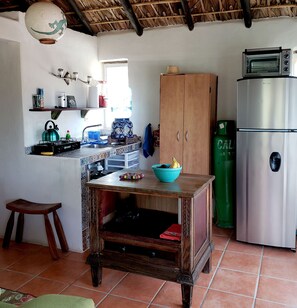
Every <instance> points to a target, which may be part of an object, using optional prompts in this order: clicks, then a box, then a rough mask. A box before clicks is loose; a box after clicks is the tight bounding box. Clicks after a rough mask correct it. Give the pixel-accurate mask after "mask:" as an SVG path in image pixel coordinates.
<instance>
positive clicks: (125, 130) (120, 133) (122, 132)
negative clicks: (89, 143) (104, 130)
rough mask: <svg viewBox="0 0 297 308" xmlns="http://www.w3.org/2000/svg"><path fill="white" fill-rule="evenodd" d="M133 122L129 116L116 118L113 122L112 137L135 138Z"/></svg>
mask: <svg viewBox="0 0 297 308" xmlns="http://www.w3.org/2000/svg"><path fill="white" fill-rule="evenodd" d="M133 136H134V135H133V123H132V122H131V121H130V120H129V118H116V119H114V121H113V122H112V132H111V138H112V139H125V138H126V137H128V138H133Z"/></svg>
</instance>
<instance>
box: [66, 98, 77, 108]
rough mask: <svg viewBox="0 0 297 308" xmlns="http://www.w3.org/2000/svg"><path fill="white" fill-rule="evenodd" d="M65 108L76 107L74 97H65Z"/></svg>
mask: <svg viewBox="0 0 297 308" xmlns="http://www.w3.org/2000/svg"><path fill="white" fill-rule="evenodd" d="M67 107H68V108H74V107H76V101H75V97H74V96H72V95H67Z"/></svg>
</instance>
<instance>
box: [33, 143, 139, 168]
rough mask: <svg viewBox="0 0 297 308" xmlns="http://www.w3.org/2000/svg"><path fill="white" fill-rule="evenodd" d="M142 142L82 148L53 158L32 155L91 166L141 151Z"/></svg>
mask: <svg viewBox="0 0 297 308" xmlns="http://www.w3.org/2000/svg"><path fill="white" fill-rule="evenodd" d="M141 145H142V142H141V141H138V142H135V143H131V144H124V145H116V146H106V147H104V148H88V147H81V148H80V149H77V150H72V151H67V152H63V153H61V154H56V155H53V156H42V155H34V154H33V155H32V156H39V157H41V156H42V157H50V158H53V159H57V158H68V159H78V160H80V164H81V165H85V164H90V163H92V162H95V161H99V160H102V159H106V158H108V157H110V156H114V155H122V154H124V153H128V152H132V151H136V150H139V149H140V148H141Z"/></svg>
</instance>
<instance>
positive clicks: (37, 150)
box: [32, 139, 80, 155]
mask: <svg viewBox="0 0 297 308" xmlns="http://www.w3.org/2000/svg"><path fill="white" fill-rule="evenodd" d="M79 148H80V142H79V141H75V140H64V139H62V140H58V141H54V142H48V141H42V142H40V143H39V144H36V145H34V146H33V147H32V154H37V155H43V154H44V153H47V155H54V154H59V153H63V152H66V151H72V150H76V149H79Z"/></svg>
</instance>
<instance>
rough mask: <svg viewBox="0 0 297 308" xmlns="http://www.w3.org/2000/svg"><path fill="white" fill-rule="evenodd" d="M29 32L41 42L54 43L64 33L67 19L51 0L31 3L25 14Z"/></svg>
mask: <svg viewBox="0 0 297 308" xmlns="http://www.w3.org/2000/svg"><path fill="white" fill-rule="evenodd" d="M25 24H26V27H27V30H28V31H29V33H30V34H31V35H32V36H33V37H34V38H36V39H37V40H39V42H40V43H42V44H55V43H56V41H58V40H59V39H60V38H61V37H62V36H63V35H64V33H65V30H66V27H67V20H66V17H65V14H64V13H63V11H62V10H61V9H60V8H59V7H58V6H56V5H55V4H53V3H52V2H51V1H48V0H43V1H39V2H35V3H33V4H32V5H31V6H30V7H29V8H28V10H27V12H26V15H25Z"/></svg>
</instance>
